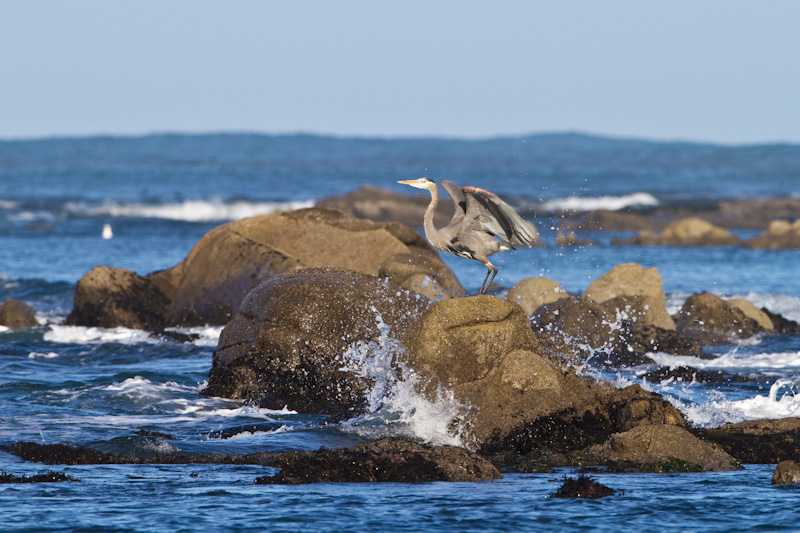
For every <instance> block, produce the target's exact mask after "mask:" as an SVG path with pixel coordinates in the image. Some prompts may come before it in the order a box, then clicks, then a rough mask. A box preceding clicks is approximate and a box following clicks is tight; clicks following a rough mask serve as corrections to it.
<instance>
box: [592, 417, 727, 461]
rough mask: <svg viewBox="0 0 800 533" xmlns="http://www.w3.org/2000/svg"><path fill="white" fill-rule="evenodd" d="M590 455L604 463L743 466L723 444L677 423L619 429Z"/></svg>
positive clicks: (593, 449)
mask: <svg viewBox="0 0 800 533" xmlns="http://www.w3.org/2000/svg"><path fill="white" fill-rule="evenodd" d="M587 456H588V457H589V458H590V459H592V460H596V461H600V462H601V463H608V462H614V463H623V464H626V463H628V464H630V463H632V464H637V465H653V464H657V463H668V462H670V461H674V460H678V461H682V462H685V463H688V465H689V467H691V465H696V466H697V467H699V468H700V469H702V470H703V471H711V472H717V471H724V470H735V469H737V468H739V463H738V462H737V461H736V460H735V459H734V458H733V457H731V456H730V455H728V454H727V453H725V452H724V451H722V450H721V449H720V448H718V447H716V446H714V445H713V444H711V443H708V442H703V441H701V440H700V439H698V438H697V437H695V436H694V435H692V434H691V433H689V432H688V431H687V430H686V429H684V428H681V427H678V426H674V425H640V426H637V427H635V428H633V429H631V430H630V431H626V432H623V433H615V434H614V435H611V437H610V438H609V439H608V441H607V442H606V443H604V444H601V445H596V446H592V447H591V448H590V449H589V450H587Z"/></svg>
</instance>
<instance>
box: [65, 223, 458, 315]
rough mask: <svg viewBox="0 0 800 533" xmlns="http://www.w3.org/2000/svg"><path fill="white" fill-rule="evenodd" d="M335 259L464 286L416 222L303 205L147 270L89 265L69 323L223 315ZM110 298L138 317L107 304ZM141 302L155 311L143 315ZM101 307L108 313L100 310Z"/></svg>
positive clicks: (447, 286)
mask: <svg viewBox="0 0 800 533" xmlns="http://www.w3.org/2000/svg"><path fill="white" fill-rule="evenodd" d="M327 266H332V267H338V268H347V269H352V270H355V271H358V272H362V273H364V274H370V275H373V276H377V275H380V276H384V277H387V278H389V279H391V280H393V281H394V282H395V283H397V284H398V285H399V286H401V287H405V288H410V289H412V290H418V291H420V292H422V293H424V294H425V295H426V296H428V297H431V298H437V297H450V296H459V295H463V294H466V291H465V290H464V288H463V287H462V286H461V285H460V283H459V282H458V280H457V279H456V277H455V276H454V275H453V273H452V272H451V271H450V270H449V269H448V268H447V266H446V265H445V264H444V262H442V260H441V259H440V258H439V256H438V254H437V253H436V251H435V250H433V248H431V246H430V245H429V244H428V243H427V242H426V241H425V239H424V238H422V237H421V236H420V235H419V234H418V233H416V232H415V231H414V230H412V229H411V228H409V227H407V226H404V225H402V224H399V223H396V222H385V223H375V222H371V221H368V220H361V219H356V218H353V217H350V216H348V215H345V214H344V213H340V212H338V211H332V210H325V209H301V210H298V211H291V212H285V213H280V214H271V215H263V216H257V217H252V218H246V219H242V220H237V221H235V222H230V223H228V224H224V225H222V226H218V227H216V228H214V229H213V230H211V231H210V232H208V233H207V234H206V235H205V236H204V237H203V238H202V239H200V241H199V242H198V243H197V244H196V245H195V246H194V247H193V248H192V250H191V252H190V253H189V255H188V256H187V257H186V259H184V260H183V261H182V262H180V263H179V264H177V265H175V266H174V267H172V268H169V269H167V270H162V271H158V272H154V273H152V274H149V275H148V276H146V277H145V278H140V277H138V276H136V275H135V274H133V273H130V272H128V273H127V274H124V275H123V274H122V272H121V269H115V270H114V272H115V273H114V275H111V274H110V271H107V270H100V271H96V272H95V271H93V272H90V273H89V274H87V275H86V276H85V277H84V279H81V281H80V282H79V283H78V285H79V287H78V289H79V292H82V295H81V297H80V298H76V307H75V310H74V311H73V314H72V315H71V319H70V323H72V324H76V325H99V324H100V323H102V324H103V325H104V326H105V327H113V326H117V325H125V326H129V327H146V328H148V329H153V328H154V324H155V325H157V326H158V327H164V326H174V325H186V326H191V325H203V324H225V323H226V322H227V321H228V320H230V318H231V317H232V316H233V314H234V313H235V312H236V310H237V309H238V307H239V304H240V303H241V301H242V299H243V298H244V297H245V296H246V295H247V293H248V292H249V291H250V290H251V289H253V288H255V287H256V286H258V285H259V284H260V283H261V282H263V281H265V280H268V279H270V278H273V277H275V276H277V275H279V274H281V273H284V272H288V271H291V270H297V269H301V268H321V267H327ZM101 268H102V267H101ZM126 272H127V271H126ZM140 289H143V290H144V292H141V291H140ZM154 294H155V295H157V297H154V296H153V295H154ZM120 298H121V299H122V301H118V299H120ZM79 305H80V306H82V307H83V308H85V309H88V310H89V312H84V311H83V310H82V309H81V308H79ZM108 306H111V307H118V308H120V310H125V311H132V314H133V315H136V317H135V319H134V318H133V317H132V316H130V315H131V313H128V314H126V313H122V312H121V311H120V312H117V311H116V310H113V309H112V310H109V311H103V308H105V307H108ZM139 311H142V312H147V313H150V314H151V315H152V316H151V317H150V318H146V317H144V316H140V315H139ZM97 314H100V315H102V319H97V318H93V315H97ZM123 315H124V316H123ZM118 317H122V318H120V320H119V321H117V320H116V318H118ZM123 319H124V320H123ZM136 324H140V326H137V325H136Z"/></svg>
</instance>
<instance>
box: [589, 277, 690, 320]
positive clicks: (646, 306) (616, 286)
mask: <svg viewBox="0 0 800 533" xmlns="http://www.w3.org/2000/svg"><path fill="white" fill-rule="evenodd" d="M581 297H582V298H586V299H589V300H593V301H595V302H597V303H601V304H602V303H605V302H608V301H610V300H614V299H615V298H621V300H618V301H617V302H615V303H616V304H617V305H615V306H614V307H615V308H616V309H619V310H620V311H622V312H623V313H626V314H627V311H626V310H625V306H626V305H630V308H629V309H630V311H631V312H632V314H631V315H629V319H630V320H631V321H633V322H635V323H645V324H650V325H653V326H657V327H659V328H663V329H670V330H672V329H675V323H674V322H673V321H672V318H671V317H670V316H669V313H667V297H666V295H665V294H664V284H663V283H662V281H661V275H660V274H659V273H658V270H656V268H655V267H653V268H644V267H642V266H641V265H638V264H636V263H623V264H620V265H617V266H615V267H614V268H612V269H611V270H610V271H609V272H608V273H606V274H604V275H602V276H600V277H599V278H597V279H596V280H594V281H593V282H592V283H591V284H590V285H589V286H588V287H587V288H586V290H585V291H584V292H583V294H582V295H581Z"/></svg>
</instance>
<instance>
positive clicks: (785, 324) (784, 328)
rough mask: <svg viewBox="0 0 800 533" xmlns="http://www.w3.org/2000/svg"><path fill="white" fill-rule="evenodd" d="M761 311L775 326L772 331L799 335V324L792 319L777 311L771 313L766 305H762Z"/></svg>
mask: <svg viewBox="0 0 800 533" xmlns="http://www.w3.org/2000/svg"><path fill="white" fill-rule="evenodd" d="M761 312H762V313H764V314H765V315H767V317H769V321H770V323H771V324H772V326H773V327H774V328H775V329H774V330H773V332H774V333H778V334H780V335H797V336H800V324H798V323H797V322H795V321H794V320H790V319H788V318H786V317H785V316H783V315H781V314H779V313H773V312H772V311H770V310H769V309H767V308H766V307H762V308H761Z"/></svg>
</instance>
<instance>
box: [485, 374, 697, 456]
mask: <svg viewBox="0 0 800 533" xmlns="http://www.w3.org/2000/svg"><path fill="white" fill-rule="evenodd" d="M591 392H592V393H593V394H594V395H595V396H594V401H593V402H587V403H584V405H583V406H578V408H575V407H572V408H569V409H565V410H562V411H558V412H553V413H550V414H547V415H544V416H540V417H536V418H532V419H529V420H525V421H522V422H520V423H519V424H517V425H516V426H514V427H513V428H512V429H511V430H510V431H509V432H508V434H506V435H501V434H500V433H496V434H495V435H492V437H491V439H489V440H488V441H486V442H485V443H483V444H482V446H481V448H480V450H481V452H482V453H485V454H498V453H502V452H508V451H511V452H513V453H515V454H518V455H520V456H526V455H529V454H531V453H533V452H536V451H537V450H538V451H541V450H549V451H554V452H558V453H566V452H572V451H576V450H582V449H584V448H587V447H589V446H592V445H596V444H601V443H603V442H605V441H606V440H607V439H608V438H609V437H610V436H611V435H612V434H613V433H619V432H623V431H628V430H630V429H633V428H635V427H637V426H639V425H652V424H672V425H676V426H678V427H683V428H687V427H689V424H688V423H687V422H686V419H685V418H684V416H683V415H682V414H681V412H680V411H678V410H677V409H676V408H675V407H674V406H673V405H672V404H670V403H669V402H667V401H666V400H665V399H664V398H662V397H661V396H659V395H658V394H655V393H652V392H647V391H645V390H644V389H642V388H641V387H640V386H639V385H632V386H629V387H626V388H624V389H615V388H611V387H601V386H597V387H594V388H593V389H592V391H591Z"/></svg>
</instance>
